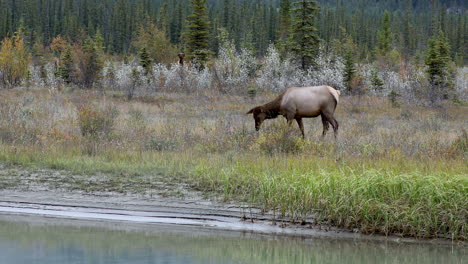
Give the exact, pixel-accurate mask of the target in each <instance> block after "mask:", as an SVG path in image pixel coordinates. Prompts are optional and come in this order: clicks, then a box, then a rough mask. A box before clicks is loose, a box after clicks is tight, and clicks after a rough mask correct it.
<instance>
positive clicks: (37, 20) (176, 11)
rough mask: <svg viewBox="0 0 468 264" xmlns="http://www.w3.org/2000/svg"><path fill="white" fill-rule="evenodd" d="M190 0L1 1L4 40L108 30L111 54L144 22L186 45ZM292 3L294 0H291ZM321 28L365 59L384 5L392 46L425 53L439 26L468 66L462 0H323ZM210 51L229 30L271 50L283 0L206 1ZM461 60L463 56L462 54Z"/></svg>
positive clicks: (127, 48)
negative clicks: (346, 37)
mask: <svg viewBox="0 0 468 264" xmlns="http://www.w3.org/2000/svg"><path fill="white" fill-rule="evenodd" d="M189 2H190V1H189V0H131V1H127V0H100V1H91V0H40V1H37V0H0V39H3V38H4V37H5V36H12V35H13V33H14V32H16V31H17V30H18V28H20V27H22V29H23V31H24V33H25V38H26V43H27V45H30V46H32V45H33V44H34V43H36V42H42V43H43V44H45V45H46V46H47V45H49V44H50V43H51V41H52V40H53V38H54V37H56V36H58V35H61V36H62V37H64V38H65V39H68V40H70V41H76V40H78V39H84V38H85V37H86V36H95V35H96V33H98V34H102V38H103V41H104V48H105V50H106V51H108V52H110V53H113V54H123V53H128V52H134V51H135V50H132V49H134V46H132V40H133V39H134V38H135V37H136V36H137V34H138V27H139V26H140V25H141V24H142V23H144V21H147V20H151V21H152V22H153V23H155V24H156V25H157V27H158V28H159V29H161V30H162V31H164V32H165V33H166V34H167V36H168V38H169V39H170V41H171V42H172V43H174V44H178V45H179V47H180V49H184V47H185V45H186V41H187V40H186V39H185V37H184V34H183V33H184V31H185V30H186V26H187V17H188V16H189V15H190V14H191V9H190V4H189ZM291 2H294V1H291ZM318 2H319V6H320V14H319V16H318V19H317V29H318V33H319V37H320V39H322V40H323V42H322V43H323V44H325V46H329V45H330V44H331V43H333V40H341V39H343V36H344V35H349V36H350V37H351V38H352V39H353V42H354V43H356V45H357V47H358V48H359V54H358V55H359V56H358V57H359V58H361V59H365V58H369V57H370V56H372V54H373V53H372V51H373V49H374V48H375V46H376V45H377V42H378V40H377V31H378V30H379V28H380V25H381V20H382V17H383V13H384V11H385V10H388V12H389V14H390V22H391V29H392V32H393V34H394V38H393V41H392V45H393V46H394V47H396V48H398V50H399V51H400V52H402V53H403V54H405V55H418V56H419V55H422V54H419V52H420V51H422V50H423V49H425V47H426V46H427V39H428V36H431V35H434V34H433V33H437V31H434V28H437V29H438V27H439V26H440V27H441V28H442V30H443V31H444V32H445V35H446V36H447V38H448V41H449V44H450V47H451V50H450V52H451V54H450V55H451V57H452V58H454V59H455V60H456V61H458V63H463V62H465V63H466V48H465V46H466V45H465V44H466V31H467V27H468V25H467V24H468V18H467V17H468V16H467V15H466V6H465V4H464V1H463V0H380V1H379V0H348V1H343V0H321V1H318ZM207 4H208V19H209V22H210V23H209V39H210V42H209V43H210V46H209V48H210V50H211V51H212V52H214V53H217V52H218V50H219V46H220V38H219V37H218V36H219V34H220V33H219V32H220V30H221V29H224V30H225V31H227V33H228V34H229V37H230V38H232V39H233V40H234V43H235V45H236V46H237V47H247V48H250V49H252V50H254V51H255V52H256V53H257V54H259V55H262V54H265V52H266V50H267V48H268V45H269V44H270V43H272V42H273V43H276V42H277V40H278V39H279V36H280V16H281V8H280V4H281V0H254V1H250V0H249V1H247V0H208V1H207ZM457 58H458V59H457Z"/></svg>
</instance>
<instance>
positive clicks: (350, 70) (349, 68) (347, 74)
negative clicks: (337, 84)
mask: <svg viewBox="0 0 468 264" xmlns="http://www.w3.org/2000/svg"><path fill="white" fill-rule="evenodd" d="M343 59H344V69H343V82H344V85H345V87H346V89H347V90H348V91H350V92H353V91H352V88H353V87H352V82H353V79H354V75H355V73H356V68H355V67H354V55H353V50H351V49H350V48H346V50H345V53H344V56H343Z"/></svg>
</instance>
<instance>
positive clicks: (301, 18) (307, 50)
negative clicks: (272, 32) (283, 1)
mask: <svg viewBox="0 0 468 264" xmlns="http://www.w3.org/2000/svg"><path fill="white" fill-rule="evenodd" d="M293 6H294V7H293V9H292V12H293V17H294V22H293V25H292V35H291V37H292V38H291V45H292V47H291V49H292V52H293V53H294V54H295V55H296V56H297V57H298V60H299V62H300V64H301V68H302V69H303V70H306V69H308V68H310V67H311V66H315V65H316V62H315V59H316V57H317V56H318V53H319V41H320V40H319V37H318V34H317V27H316V17H317V14H318V12H319V7H318V3H317V2H316V1H308V0H302V1H299V2H294V5H293Z"/></svg>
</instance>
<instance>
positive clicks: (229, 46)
mask: <svg viewBox="0 0 468 264" xmlns="http://www.w3.org/2000/svg"><path fill="white" fill-rule="evenodd" d="M256 67H257V66H256V63H255V58H254V56H253V54H252V52H251V51H249V50H247V49H242V50H241V51H239V52H238V51H237V50H236V48H235V46H234V43H233V42H232V41H226V42H225V43H224V44H223V45H222V47H221V48H220V51H219V56H218V58H216V59H215V60H214V62H213V66H212V67H211V70H212V72H213V77H214V78H213V79H214V81H215V83H216V87H217V88H218V89H219V90H221V91H223V92H227V91H232V90H237V91H239V90H245V89H243V88H246V87H247V85H248V83H249V82H250V81H251V80H252V79H253V78H252V77H253V75H254V73H255V70H256Z"/></svg>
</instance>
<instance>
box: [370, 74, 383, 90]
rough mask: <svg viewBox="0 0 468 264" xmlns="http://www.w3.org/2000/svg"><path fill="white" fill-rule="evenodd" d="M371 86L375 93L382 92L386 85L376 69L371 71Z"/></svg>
mask: <svg viewBox="0 0 468 264" xmlns="http://www.w3.org/2000/svg"><path fill="white" fill-rule="evenodd" d="M371 84H372V88H374V90H375V91H380V90H382V88H383V85H384V83H383V81H382V79H380V78H379V73H378V71H377V69H376V68H374V69H372V71H371Z"/></svg>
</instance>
